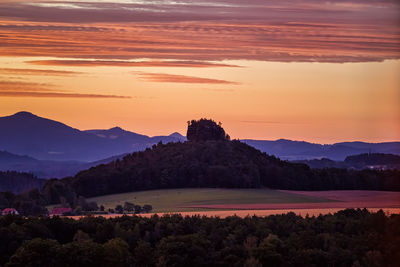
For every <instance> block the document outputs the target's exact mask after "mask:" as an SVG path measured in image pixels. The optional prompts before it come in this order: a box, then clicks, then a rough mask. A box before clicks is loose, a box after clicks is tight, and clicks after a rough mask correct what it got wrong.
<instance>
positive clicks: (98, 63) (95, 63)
mask: <svg viewBox="0 0 400 267" xmlns="http://www.w3.org/2000/svg"><path fill="white" fill-rule="evenodd" d="M27 63H30V64H34V65H44V66H75V67H103V66H112V67H186V68H209V67H240V66H238V65H230V64H222V63H214V62H207V61H188V60H180V61H156V60H151V61H122V60H32V61H27Z"/></svg>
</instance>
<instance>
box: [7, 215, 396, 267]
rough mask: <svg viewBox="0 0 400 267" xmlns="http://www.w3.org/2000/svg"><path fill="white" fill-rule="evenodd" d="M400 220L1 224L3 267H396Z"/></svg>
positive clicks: (281, 218)
mask: <svg viewBox="0 0 400 267" xmlns="http://www.w3.org/2000/svg"><path fill="white" fill-rule="evenodd" d="M399 229H400V215H391V216H389V217H388V216H385V214H384V213H383V212H377V213H370V212H368V211H366V210H344V211H340V212H338V213H336V214H335V215H325V216H319V217H306V218H302V217H299V216H296V215H295V214H294V213H289V214H286V215H277V216H269V217H265V218H261V217H247V218H239V217H228V218H226V219H220V218H206V217H202V218H201V217H185V218H183V217H181V216H179V215H173V216H166V217H158V216H153V217H151V218H141V217H135V216H133V217H128V216H123V217H120V218H114V219H104V218H93V217H87V218H83V219H80V220H72V219H67V218H63V219H62V218H58V217H54V218H27V219H25V218H22V217H19V216H5V217H1V218H0V265H2V266H3V265H5V266H397V264H398V262H400V252H399V247H400V231H399Z"/></svg>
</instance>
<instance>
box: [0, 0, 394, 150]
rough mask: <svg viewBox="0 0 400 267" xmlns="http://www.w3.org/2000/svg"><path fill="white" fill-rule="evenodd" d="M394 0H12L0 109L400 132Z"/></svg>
mask: <svg viewBox="0 0 400 267" xmlns="http://www.w3.org/2000/svg"><path fill="white" fill-rule="evenodd" d="M399 74H400V2H399V1H397V0H369V1H362V0H337V1H321V0H287V1H281V0H271V1H267V0H252V1H242V0H217V1H211V0H197V1H190V0H182V1H181V0H175V1H163V0H156V1H153V0H146V1H140V0H117V1H115V0H114V1H111V0H101V1H99V0H96V1H94V0H54V1H50V0H47V1H42V0H23V1H22V0H1V1H0V116H7V115H11V114H13V113H16V112H18V111H22V110H24V111H29V112H32V113H34V114H36V115H39V116H42V117H46V118H51V119H54V120H57V121H61V122H63V123H66V124H68V125H70V126H72V127H74V128H78V129H82V130H86V129H107V128H111V127H114V126H120V127H122V128H124V129H126V130H130V131H134V132H137V133H142V134H147V135H150V136H153V135H165V134H170V133H172V132H175V131H178V132H180V133H182V134H185V133H186V127H187V124H186V122H187V121H188V120H192V119H199V118H203V117H205V118H212V119H214V120H215V121H220V122H222V125H223V127H224V128H225V130H226V131H227V132H228V133H229V134H230V136H231V137H232V138H240V139H244V138H252V139H266V140H276V139H280V138H285V139H292V140H305V141H310V142H316V143H334V142H340V141H355V140H359V141H368V142H384V141H400V75H399Z"/></svg>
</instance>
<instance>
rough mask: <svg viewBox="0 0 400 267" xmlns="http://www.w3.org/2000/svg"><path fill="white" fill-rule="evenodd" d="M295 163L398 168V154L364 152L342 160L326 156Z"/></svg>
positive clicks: (380, 168)
mask: <svg viewBox="0 0 400 267" xmlns="http://www.w3.org/2000/svg"><path fill="white" fill-rule="evenodd" d="M293 162H295V163H303V164H307V165H308V166H309V167H310V168H314V169H324V168H344V169H355V170H363V169H378V170H390V169H397V170H400V156H399V155H393V154H384V153H365V154H359V155H353V156H347V157H346V159H345V160H344V161H334V160H331V159H327V158H322V159H312V160H295V161H293Z"/></svg>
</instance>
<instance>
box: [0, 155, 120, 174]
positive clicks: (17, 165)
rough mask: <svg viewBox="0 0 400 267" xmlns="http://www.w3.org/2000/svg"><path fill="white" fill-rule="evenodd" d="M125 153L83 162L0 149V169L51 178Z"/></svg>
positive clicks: (95, 164) (103, 162) (114, 158)
mask: <svg viewBox="0 0 400 267" xmlns="http://www.w3.org/2000/svg"><path fill="white" fill-rule="evenodd" d="M123 156H125V154H122V155H117V156H113V157H109V158H106V159H102V160H98V161H94V162H83V161H71V160H70V161H55V160H38V159H35V158H32V157H29V156H20V155H16V154H12V153H9V152H7V151H0V171H17V172H26V173H32V174H33V175H35V176H37V177H39V178H44V179H49V178H63V177H67V176H73V175H75V174H77V173H78V172H79V171H82V170H86V169H89V168H90V167H93V166H97V165H100V164H106V163H109V162H111V161H114V160H116V159H119V158H122V157H123Z"/></svg>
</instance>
